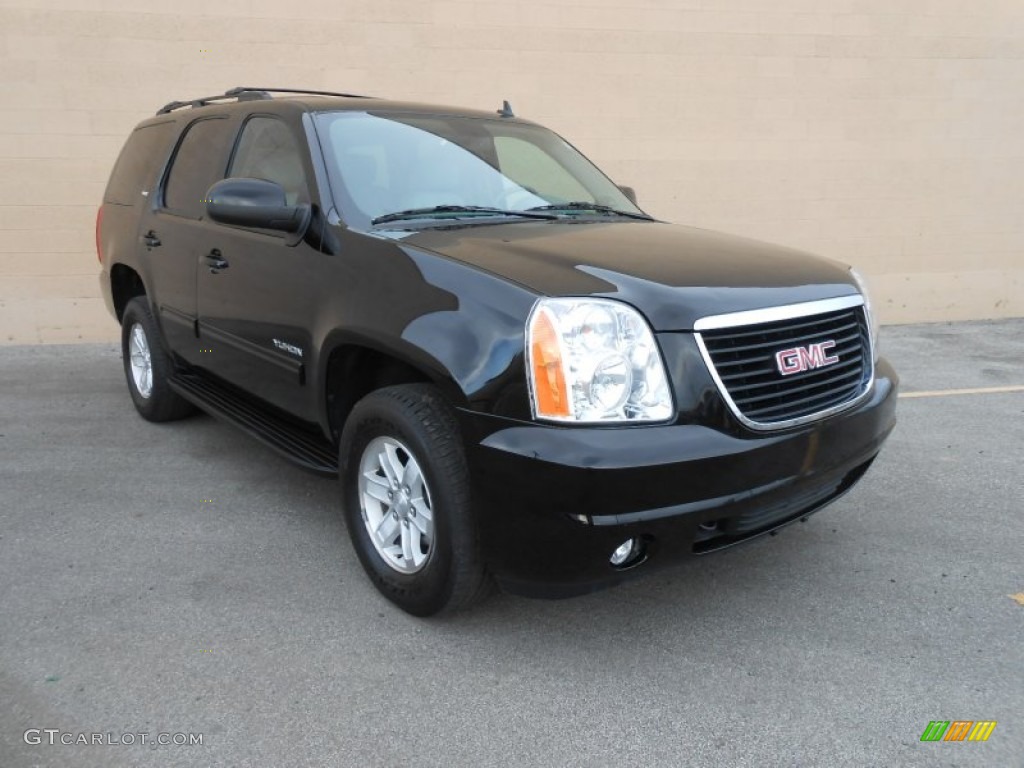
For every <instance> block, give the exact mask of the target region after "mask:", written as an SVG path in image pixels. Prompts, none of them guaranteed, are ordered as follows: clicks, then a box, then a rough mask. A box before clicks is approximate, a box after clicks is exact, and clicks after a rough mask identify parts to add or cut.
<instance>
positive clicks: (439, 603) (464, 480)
mask: <svg viewBox="0 0 1024 768" xmlns="http://www.w3.org/2000/svg"><path fill="white" fill-rule="evenodd" d="M377 438H390V439H392V440H397V441H399V442H400V443H401V444H402V445H403V446H406V447H407V448H408V451H409V452H410V454H411V455H412V456H413V457H414V458H415V460H416V462H417V463H418V464H419V466H420V469H421V471H422V474H423V478H424V480H425V482H426V484H427V486H428V488H429V491H428V493H429V498H430V500H431V507H432V510H431V515H432V519H433V526H434V530H433V533H434V537H433V541H432V542H431V543H430V546H429V550H428V551H427V553H426V560H425V561H424V563H423V565H422V566H420V570H419V571H417V572H416V573H411V574H410V573H402V572H400V571H398V570H396V569H395V568H394V567H392V566H391V565H389V564H388V562H386V561H385V559H384V558H383V557H382V556H381V554H380V552H378V550H377V547H376V546H375V544H374V543H373V541H372V540H371V538H370V532H369V531H368V530H367V523H365V522H364V514H366V513H365V512H364V509H363V505H362V504H361V501H360V491H359V474H360V462H361V460H362V458H363V453H364V451H365V450H366V448H367V446H369V445H370V443H371V442H372V441H374V440H375V439H377ZM338 467H339V470H338V471H339V476H340V479H341V492H342V509H343V512H344V515H345V521H346V524H347V526H348V531H349V536H350V537H351V539H352V545H353V547H354V548H355V551H356V554H357V555H358V557H359V560H360V562H362V564H363V568H364V569H365V570H366V573H367V575H369V577H370V579H371V581H373V583H374V585H375V586H376V587H377V589H378V590H380V592H381V593H382V594H383V595H384V596H385V597H386V598H387V599H388V600H390V601H391V602H393V603H395V605H397V606H398V607H400V608H401V609H402V610H404V611H406V612H407V613H411V614H413V615H414V616H431V615H433V614H436V613H441V612H446V613H447V612H453V611H456V610H460V609H464V608H467V607H469V606H470V605H472V604H473V603H476V602H478V601H479V600H481V599H482V598H483V597H484V596H485V595H486V594H487V592H488V591H489V588H490V580H489V578H488V576H487V573H486V570H485V567H484V563H483V559H482V555H481V547H480V537H479V531H478V526H477V524H476V520H475V518H474V516H473V510H472V506H471V499H470V482H469V469H468V467H467V465H466V457H465V454H464V452H463V448H462V441H461V438H460V435H459V431H458V424H457V422H456V420H455V414H454V412H453V411H452V409H451V407H450V406H449V405H448V403H447V402H446V401H445V400H444V399H443V397H442V396H441V394H440V393H439V392H438V390H437V389H436V388H435V387H433V386H430V385H427V384H404V385H401V386H394V387H386V388H384V389H379V390H377V391H376V392H373V393H371V394H369V395H367V396H366V397H364V398H363V399H362V400H360V401H359V402H358V403H357V404H356V406H355V408H353V410H352V413H351V414H350V415H349V418H348V420H347V422H346V424H345V429H344V431H343V432H342V436H341V444H340V447H339V460H338ZM387 514H391V513H390V512H388V513H387Z"/></svg>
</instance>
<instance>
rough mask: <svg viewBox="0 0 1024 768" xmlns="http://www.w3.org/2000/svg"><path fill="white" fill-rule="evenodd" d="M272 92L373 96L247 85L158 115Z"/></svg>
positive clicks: (179, 103) (178, 103) (179, 104)
mask: <svg viewBox="0 0 1024 768" xmlns="http://www.w3.org/2000/svg"><path fill="white" fill-rule="evenodd" d="M272 93H307V94H311V95H314V96H343V97H345V98H349V99H370V98H373V97H372V96H362V95H360V94H358V93H337V92H335V91H309V90H302V89H300V88H251V87H247V86H238V87H237V88H232V89H231V90H229V91H225V92H224V93H223V94H220V95H217V96H203V97H202V98H201V99H189V100H188V101H172V102H170V103H169V104H165V105H164V106H162V107H161V108H160V109H159V110H157V114H158V115H166V114H167V113H168V112H173V111H174V110H176V109H181V108H182V107H191V108H193V109H195V108H197V107H205V106H207V105H209V104H213V103H215V102H219V101H226V100H227V99H237V100H238V101H255V100H260V99H270V98H273V97H272V96H271V95H270V94H272Z"/></svg>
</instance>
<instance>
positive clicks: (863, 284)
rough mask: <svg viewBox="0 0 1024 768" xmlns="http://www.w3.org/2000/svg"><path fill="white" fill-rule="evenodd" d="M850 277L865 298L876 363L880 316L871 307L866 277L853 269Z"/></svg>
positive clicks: (865, 308)
mask: <svg viewBox="0 0 1024 768" xmlns="http://www.w3.org/2000/svg"><path fill="white" fill-rule="evenodd" d="M850 275H851V276H852V277H853V279H854V280H855V281H856V282H857V287H858V288H859V289H860V293H861V296H863V297H864V314H865V315H867V318H868V326H869V327H870V329H871V349H872V351H873V352H874V355H875V361H876V362H877V361H878V315H877V314H876V313H875V309H874V307H873V306H872V305H871V292H870V291H869V290H868V281H867V280H865V279H864V275H862V274H861V273H860V272H858V271H857V270H856V269H854V268H853V267H850Z"/></svg>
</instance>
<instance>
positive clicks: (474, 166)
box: [316, 112, 640, 225]
mask: <svg viewBox="0 0 1024 768" xmlns="http://www.w3.org/2000/svg"><path fill="white" fill-rule="evenodd" d="M316 120H317V126H318V130H319V131H320V133H321V136H322V138H323V139H324V140H325V141H324V144H325V147H324V148H325V150H326V155H327V157H326V159H327V161H328V167H329V171H330V172H331V174H332V176H335V177H337V178H339V179H340V182H341V183H340V185H336V187H340V190H341V193H342V194H341V195H340V197H341V199H340V200H339V201H338V203H339V206H340V207H341V208H342V210H343V211H344V214H345V217H346V219H347V220H349V221H350V222H351V223H353V224H356V225H366V224H368V223H369V221H370V220H372V219H374V218H376V217H378V216H382V215H385V214H388V213H394V212H398V211H405V210H411V209H417V208H427V207H430V206H439V205H440V206H447V205H456V206H484V207H488V208H501V209H505V210H529V209H530V208H538V207H543V206H550V205H559V204H565V203H597V204H600V205H606V206H610V207H612V208H615V209H616V210H620V211H627V212H630V213H640V209H638V208H637V207H636V206H635V205H633V203H631V202H630V201H629V199H627V198H626V197H625V195H623V194H622V192H621V191H620V190H619V188H618V187H616V186H615V184H613V183H612V182H611V180H609V179H608V177H606V176H605V175H604V174H603V173H601V171H599V170H598V169H597V168H596V167H595V166H594V165H593V164H592V163H591V162H590V161H589V160H587V159H586V158H585V157H583V155H581V154H580V153H579V152H577V151H576V150H575V149H573V147H572V146H570V145H569V144H568V143H567V142H566V141H565V140H564V139H562V138H561V137H559V136H558V135H557V134H555V133H552V132H551V131H549V130H547V129H546V128H542V127H540V126H537V125H529V124H524V123H516V122H512V121H508V120H498V119H494V120H490V119H481V118H469V117H447V116H433V115H406V114H402V115H398V114H395V115H392V114H383V113H382V114H371V113H366V112H326V113H321V114H319V115H317V117H316Z"/></svg>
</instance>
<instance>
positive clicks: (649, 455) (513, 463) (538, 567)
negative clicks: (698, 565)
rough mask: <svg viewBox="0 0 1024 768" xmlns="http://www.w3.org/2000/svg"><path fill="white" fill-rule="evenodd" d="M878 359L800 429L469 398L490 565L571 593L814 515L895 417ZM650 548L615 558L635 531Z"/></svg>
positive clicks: (860, 468)
mask: <svg viewBox="0 0 1024 768" xmlns="http://www.w3.org/2000/svg"><path fill="white" fill-rule="evenodd" d="M897 384H898V379H897V377H896V374H895V372H894V371H893V370H892V368H891V366H890V365H889V364H888V363H887V362H886V361H884V360H880V361H879V363H878V365H877V367H876V371H875V381H874V384H873V387H872V390H871V393H870V395H869V396H868V397H867V398H865V399H864V400H863V401H861V402H860V403H859V404H858V405H857V406H856V407H854V408H852V409H850V410H848V411H844V412H842V413H839V414H836V415H834V416H831V417H829V418H826V419H823V420H821V421H817V422H813V423H811V424H807V425H805V426H803V427H801V428H798V429H791V430H787V431H785V432H779V433H748V434H743V433H736V432H735V431H726V430H723V429H718V428H714V427H710V426H704V425H701V424H693V423H690V424H685V423H681V424H673V425H670V426H656V427H618V428H614V427H612V428H580V427H557V426H549V425H541V424H532V423H531V424H526V423H523V422H517V421H512V420H507V419H503V418H500V417H495V416H488V415H482V414H477V413H473V412H469V411H462V412H461V417H462V427H463V435H464V436H465V438H466V441H467V454H468V459H469V462H470V469H471V476H472V477H473V483H474V485H473V493H474V500H475V502H474V503H475V506H476V508H477V513H478V520H479V521H480V525H481V532H482V538H483V543H484V547H485V550H486V553H487V558H488V563H489V567H490V568H491V571H492V572H493V574H494V575H495V577H496V578H497V579H498V581H499V582H500V583H501V584H502V586H503V587H504V588H505V589H507V590H509V591H512V592H517V593H520V594H531V595H543V596H567V595H573V594H581V593H584V592H588V591H592V590H594V589H596V588H600V587H603V586H607V585H610V584H614V583H616V582H618V581H621V580H623V579H624V578H626V577H627V576H629V575H632V574H633V573H641V572H645V571H648V570H651V569H653V568H655V567H658V566H662V565H667V564H669V563H671V562H674V561H676V560H679V559H680V558H683V557H687V556H691V555H697V554H704V553H707V552H711V551H714V550H717V549H721V548H723V547H727V546H731V545H733V544H736V543H739V542H741V541H745V540H748V539H751V538H754V537H756V536H758V535H762V534H765V533H768V532H770V531H772V530H775V529H777V528H779V527H781V526H783V525H786V524H788V523H791V522H794V521H795V520H800V519H804V518H806V517H807V515H809V514H811V513H813V512H815V511H817V510H818V509H820V508H821V507H823V506H825V505H826V504H828V503H829V502H831V501H833V500H835V499H836V498H838V497H839V496H841V495H842V494H843V493H845V492H846V491H847V490H849V489H850V488H851V487H852V486H853V485H854V484H855V483H856V482H857V480H859V479H860V477H861V476H862V475H863V473H864V471H865V470H866V469H867V467H868V465H869V464H870V463H871V461H872V460H873V459H874V457H875V456H876V455H877V453H878V451H879V449H880V448H881V446H882V443H883V442H884V441H885V439H886V437H887V436H888V435H889V433H890V432H891V431H892V428H893V426H894V425H895V409H896V390H897ZM633 537H638V538H641V539H642V540H643V541H644V542H645V551H646V557H645V559H644V560H642V561H641V562H640V563H639V564H637V565H635V566H634V567H632V568H629V569H616V568H614V567H613V566H612V565H611V564H610V563H609V559H608V558H609V555H610V554H611V552H612V550H613V549H615V548H616V547H617V546H618V545H619V544H621V543H622V542H623V541H624V540H625V539H627V538H633Z"/></svg>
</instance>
